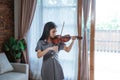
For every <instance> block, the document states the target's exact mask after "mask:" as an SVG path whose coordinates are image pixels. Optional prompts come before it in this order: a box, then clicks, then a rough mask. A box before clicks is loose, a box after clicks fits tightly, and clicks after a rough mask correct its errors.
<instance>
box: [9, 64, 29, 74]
mask: <svg viewBox="0 0 120 80" xmlns="http://www.w3.org/2000/svg"><path fill="white" fill-rule="evenodd" d="M11 64H12V66H13V68H14V70H13V71H15V72H22V73H25V74H28V72H29V66H28V64H23V63H11Z"/></svg>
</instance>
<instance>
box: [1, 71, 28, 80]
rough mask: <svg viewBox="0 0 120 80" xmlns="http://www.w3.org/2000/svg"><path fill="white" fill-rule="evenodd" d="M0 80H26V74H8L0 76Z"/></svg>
mask: <svg viewBox="0 0 120 80" xmlns="http://www.w3.org/2000/svg"><path fill="white" fill-rule="evenodd" d="M0 80H26V75H25V73H18V72H8V73H4V74H1V75H0Z"/></svg>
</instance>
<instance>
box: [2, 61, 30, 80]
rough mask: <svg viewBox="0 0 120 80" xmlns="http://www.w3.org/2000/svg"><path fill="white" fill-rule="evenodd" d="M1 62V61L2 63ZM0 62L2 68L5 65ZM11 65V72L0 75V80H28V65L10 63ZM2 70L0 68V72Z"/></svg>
mask: <svg viewBox="0 0 120 80" xmlns="http://www.w3.org/2000/svg"><path fill="white" fill-rule="evenodd" d="M2 62H3V61H2ZM2 62H0V63H1V64H0V67H3V65H4V64H7V63H5V62H4V64H2ZM10 64H11V65H12V68H13V69H12V70H10V71H6V72H4V73H1V74H0V80H28V74H29V68H28V67H29V66H28V64H22V63H10ZM1 69H2V68H0V71H2V70H1Z"/></svg>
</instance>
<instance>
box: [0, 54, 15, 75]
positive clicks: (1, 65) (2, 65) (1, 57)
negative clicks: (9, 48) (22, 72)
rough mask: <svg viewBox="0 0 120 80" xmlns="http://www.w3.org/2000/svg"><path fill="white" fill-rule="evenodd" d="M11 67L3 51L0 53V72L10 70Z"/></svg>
mask: <svg viewBox="0 0 120 80" xmlns="http://www.w3.org/2000/svg"><path fill="white" fill-rule="evenodd" d="M12 70H13V67H12V65H11V64H10V62H9V61H8V59H7V57H6V55H5V53H0V74H3V73H5V72H8V71H12Z"/></svg>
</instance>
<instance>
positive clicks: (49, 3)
mask: <svg viewBox="0 0 120 80" xmlns="http://www.w3.org/2000/svg"><path fill="white" fill-rule="evenodd" d="M48 21H53V22H55V24H56V25H57V26H58V27H57V34H60V32H61V29H62V24H63V22H65V25H64V29H63V33H62V35H65V34H70V35H71V36H74V35H77V0H38V2H37V7H36V12H35V16H34V20H33V22H32V26H31V29H30V31H29V33H28V35H27V42H28V44H29V45H28V51H29V60H30V70H31V72H32V75H31V76H32V78H33V79H37V80H38V79H40V72H41V65H42V58H40V59H38V58H37V55H36V52H35V47H36V44H37V41H38V39H39V38H40V36H41V34H42V31H43V26H44V24H45V23H46V22H48ZM70 42H71V41H69V42H67V43H66V45H69V44H70ZM58 54H59V61H60V63H61V65H62V68H63V71H64V75H65V80H77V71H78V68H77V67H78V65H77V63H78V62H77V60H78V59H77V58H78V44H77V40H76V41H75V43H74V45H73V48H72V50H71V51H70V52H69V53H67V52H65V51H60V52H59V53H58Z"/></svg>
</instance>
